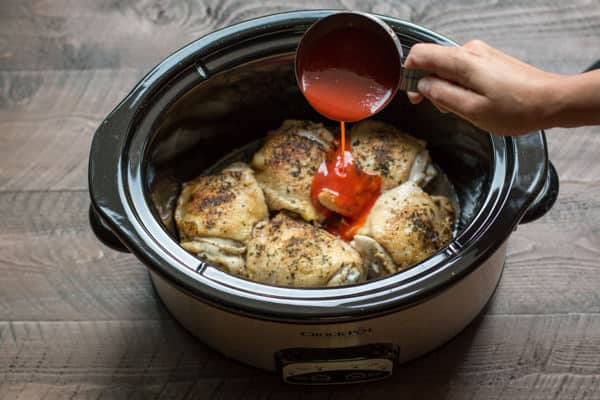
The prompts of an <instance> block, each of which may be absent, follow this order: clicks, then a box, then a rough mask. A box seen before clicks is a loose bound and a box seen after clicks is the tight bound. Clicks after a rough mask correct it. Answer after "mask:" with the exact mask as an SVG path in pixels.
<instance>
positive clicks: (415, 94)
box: [406, 92, 421, 104]
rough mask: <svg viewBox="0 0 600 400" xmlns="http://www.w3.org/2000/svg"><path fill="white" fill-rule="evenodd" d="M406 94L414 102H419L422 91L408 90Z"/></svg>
mask: <svg viewBox="0 0 600 400" xmlns="http://www.w3.org/2000/svg"><path fill="white" fill-rule="evenodd" d="M406 95H407V96H408V100H409V101H410V102H411V103H412V104H417V103H418V102H419V100H420V98H421V93H418V92H406Z"/></svg>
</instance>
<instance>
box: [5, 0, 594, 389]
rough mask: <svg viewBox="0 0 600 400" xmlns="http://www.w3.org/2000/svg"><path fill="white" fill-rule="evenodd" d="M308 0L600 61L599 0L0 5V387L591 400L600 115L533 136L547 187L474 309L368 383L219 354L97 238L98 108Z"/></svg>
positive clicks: (552, 62)
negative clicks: (547, 171) (482, 306)
mask: <svg viewBox="0 0 600 400" xmlns="http://www.w3.org/2000/svg"><path fill="white" fill-rule="evenodd" d="M282 4H285V5H282ZM305 8H312V9H314V8H349V9H360V10H365V11H371V12H376V13H380V14H386V15H390V16H395V17H399V18H402V19H406V20H409V21H412V22H415V23H417V24H421V25H424V26H426V27H428V28H430V29H433V30H435V31H438V32H440V33H442V34H445V35H446V36H449V37H451V38H453V39H455V40H457V41H459V42H464V41H466V40H469V39H472V38H480V39H483V40H485V41H487V42H489V43H490V44H492V45H494V46H496V47H498V48H500V49H501V50H503V51H506V52H508V53H509V54H511V55H514V56H516V57H519V58H521V59H523V60H525V61H527V62H529V63H532V64H533V65H535V66H538V67H540V68H543V69H546V70H550V71H554V72H559V73H565V74H574V73H577V72H579V71H581V70H583V69H584V68H585V67H587V66H588V65H589V64H591V63H592V62H593V61H594V60H595V59H597V58H600V1H598V0H587V1H586V0H578V1H571V2H568V1H562V0H552V1H529V0H512V1H506V2H500V1H485V2H480V1H471V0H460V1H457V0H455V1H438V2H434V1H431V0H407V1H392V0H387V1H357V0H345V1H313V0H302V1H299V0H294V1H286V2H277V1H273V0H247V1H243V0H225V1H218V0H206V1H200V0H181V1H178V0H172V1H171V0H168V1H167V0H163V1H159V0H140V1H133V0H132V1H119V0H103V1H97V0H46V1H33V0H2V1H1V4H0V274H1V275H0V398H1V399H17V398H18V399H63V398H86V399H87V398H90V399H97V398H102V399H113V398H117V399H118V398H139V399H149V398H160V399H171V398H177V399H179V398H212V399H222V398H236V399H241V398H249V399H254V398H285V399H293V398H298V399H300V398H305V397H309V396H311V397H315V398H320V399H321V398H322V399H325V398H340V399H341V398H343V399H345V400H348V399H358V398H378V397H379V398H381V397H384V396H385V397H389V398H392V397H393V398H398V399H443V398H447V399H472V398H477V399H511V400H512V399H584V398H585V399H600V178H599V177H600V128H599V127H591V128H579V129H569V130H567V129H552V130H550V131H549V132H548V140H549V142H550V155H551V159H552V160H553V162H554V165H556V167H557V169H558V171H559V174H560V177H561V193H560V197H559V200H558V202H557V204H556V205H555V206H554V208H553V209H552V211H551V212H550V213H549V214H547V215H546V216H545V217H544V218H543V219H541V220H539V221H537V222H535V223H531V224H528V225H523V226H520V227H519V229H518V231H517V232H515V233H514V234H513V235H512V236H511V240H510V245H509V250H508V259H507V262H506V269H505V272H504V275H503V277H502V281H501V284H500V286H499V288H498V290H497V292H496V294H495V296H494V298H493V300H492V302H491V304H490V306H489V307H488V308H487V310H486V312H485V314H484V315H483V316H482V317H481V318H479V319H478V320H477V321H475V322H474V323H473V324H471V325H470V326H469V327H468V328H467V329H466V330H465V331H464V332H462V333H461V334H460V335H459V336H458V337H456V338H455V339H453V340H452V341H451V342H450V343H448V344H447V345H445V346H443V347H442V348H440V349H437V350H436V351H434V352H432V353H431V354H429V355H427V356H425V357H423V358H421V359H418V360H416V361H413V362H411V363H409V364H406V365H404V366H402V367H400V368H398V370H397V373H396V375H395V376H394V377H393V378H391V379H388V380H387V381H383V382H380V383H372V384H365V385H359V386H345V387H335V388H332V387H321V388H298V387H293V386H288V385H285V384H283V383H281V382H280V381H279V379H278V378H277V377H276V376H274V375H272V374H270V373H267V372H264V371H261V370H257V369H253V368H250V367H246V366H244V365H241V364H239V363H237V362H234V361H231V360H228V359H226V358H225V357H223V356H221V355H220V354H218V353H216V352H215V351H213V350H211V349H210V348H208V347H207V346H205V345H203V344H202V343H200V342H198V341H196V340H195V339H194V338H193V337H191V336H190V335H189V334H188V333H187V332H186V331H185V330H183V329H182V327H181V326H180V325H178V324H177V323H176V322H175V321H174V320H173V319H172V318H171V316H170V315H169V314H168V313H167V312H166V310H165V308H164V307H163V305H162V304H161V302H160V301H159V299H158V298H157V296H156V294H155V293H154V291H153V289H152V286H151V284H150V281H149V279H148V274H147V273H146V270H145V269H144V267H143V266H142V264H140V262H138V261H137V260H136V259H135V258H134V257H133V256H131V255H128V254H122V253H117V252H115V251H112V250H110V249H108V248H106V247H104V246H102V245H101V244H100V243H99V242H98V241H97V240H96V238H95V237H94V235H93V234H92V232H91V230H90V228H89V226H88V220H87V209H88V204H89V197H88V192H87V179H86V177H87V163H88V151H89V146H90V143H91V138H92V135H93V133H94V130H95V129H96V127H97V126H98V124H99V123H100V121H102V119H103V118H104V117H105V116H106V115H107V113H108V112H109V111H110V110H111V109H112V108H113V107H114V106H115V105H116V104H117V102H118V101H119V100H120V99H121V98H123V97H124V96H125V94H126V93H127V92H128V91H129V90H130V89H131V88H132V86H133V85H134V84H135V83H136V82H137V81H138V80H139V79H140V78H141V77H142V76H143V74H145V73H146V72H147V71H148V70H149V69H150V68H151V67H152V66H154V65H155V64H156V63H158V62H159V61H160V60H161V59H162V58H164V57H165V56H167V55H168V54H169V53H171V52H172V51H174V50H176V49H178V48H179V47H181V46H183V45H184V44H186V43H188V42H190V41H192V40H194V39H196V38H198V37H200V36H202V35H204V34H206V33H208V32H210V31H213V30H215V29H217V28H220V27H223V26H226V25H229V24H233V23H235V22H238V21H241V20H245V19H249V18H252V17H256V16H261V15H265V14H270V13H275V12H279V11H283V10H291V9H305ZM249 345H251V344H249ZM372 396H373V397H372Z"/></svg>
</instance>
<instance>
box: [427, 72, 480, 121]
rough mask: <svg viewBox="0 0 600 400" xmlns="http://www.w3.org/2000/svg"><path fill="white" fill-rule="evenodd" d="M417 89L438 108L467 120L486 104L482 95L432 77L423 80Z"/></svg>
mask: <svg viewBox="0 0 600 400" xmlns="http://www.w3.org/2000/svg"><path fill="white" fill-rule="evenodd" d="M417 88H418V90H419V92H420V93H421V94H422V95H423V96H425V97H427V98H428V99H429V100H430V101H431V102H432V103H433V104H435V105H436V106H438V107H441V108H442V109H445V110H448V111H450V112H453V113H455V114H458V115H460V116H461V117H463V118H466V119H472V117H473V116H474V115H475V114H476V113H478V112H479V110H481V109H482V107H483V105H484V104H485V102H486V98H485V97H483V96H481V95H480V94H478V93H475V92H473V91H471V90H469V89H465V88H464V87H462V86H459V85H457V84H455V83H453V82H449V81H446V80H444V79H440V78H438V77H436V76H432V75H430V76H426V77H424V78H421V79H420V80H419V83H418V84H417Z"/></svg>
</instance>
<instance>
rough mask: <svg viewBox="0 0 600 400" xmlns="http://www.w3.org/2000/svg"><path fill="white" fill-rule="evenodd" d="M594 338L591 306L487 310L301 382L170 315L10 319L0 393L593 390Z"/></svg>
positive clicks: (411, 394) (591, 394) (410, 394)
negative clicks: (442, 338)
mask: <svg viewBox="0 0 600 400" xmlns="http://www.w3.org/2000/svg"><path fill="white" fill-rule="evenodd" d="M599 346H600V315H598V314H593V315H581V314H572V315H539V316H506V315H502V316H486V317H484V318H482V319H480V320H478V321H476V322H475V323H474V324H472V325H471V326H469V327H468V328H467V329H466V330H465V331H464V332H463V333H462V334H461V335H460V336H458V337H457V338H456V339H454V340H453V341H452V342H451V343H450V344H449V345H446V346H444V347H441V348H439V349H437V350H435V351H433V352H432V353H431V354H429V355H428V356H427V357H424V358H421V359H418V360H416V361H414V362H412V363H409V364H406V365H405V366H402V367H400V368H399V369H398V371H397V373H396V374H395V375H394V376H393V377H392V378H390V379H388V380H386V381H382V382H379V383H374V384H367V385H360V386H349V387H337V388H331V387H324V388H311V389H310V390H308V389H306V388H298V387H294V386H287V385H284V384H282V383H281V382H279V380H278V378H277V377H276V376H275V375H272V374H270V373H267V372H264V371H260V370H257V369H254V368H250V367H246V366H243V365H241V364H239V363H237V362H232V361H229V360H227V359H225V358H224V357H222V356H220V355H219V354H217V353H215V352H214V351H212V350H210V349H209V348H207V347H206V346H204V345H202V344H200V343H198V342H197V341H195V340H194V339H193V338H191V337H190V336H189V335H188V334H187V333H186V332H184V331H183V330H182V329H181V328H180V327H179V326H178V325H176V323H174V322H172V321H138V322H134V321H99V322H44V321H36V322H18V321H15V322H10V323H0V374H2V376H3V377H4V380H3V384H2V386H0V395H2V398H11V397H9V394H10V393H11V392H12V393H13V396H14V395H15V394H21V395H22V393H23V392H25V393H27V391H28V390H31V392H32V393H34V394H43V393H40V392H44V391H47V392H50V393H53V392H54V393H57V392H58V393H60V394H61V395H62V396H66V395H70V394H72V393H78V392H79V390H82V391H83V394H85V395H86V396H89V397H91V398H99V397H102V396H108V397H111V398H112V397H113V396H114V397H117V398H144V396H145V398H148V397H150V396H157V397H158V398H168V396H169V391H172V392H173V394H174V395H175V396H176V397H177V398H184V397H185V396H184V395H185V394H186V393H187V392H188V391H195V392H197V393H198V395H200V394H201V395H203V398H209V397H210V398H267V397H269V396H274V397H275V398H297V399H300V398H306V396H307V395H309V398H313V397H314V398H336V399H338V398H339V399H342V398H344V399H346V398H351V399H367V398H383V397H385V396H386V394H388V395H389V393H394V395H395V396H402V397H405V398H423V399H434V398H442V397H443V398H447V399H464V398H483V399H531V398H549V397H551V396H556V397H555V398H568V399H576V398H578V399H582V398H586V399H597V398H599V397H598V396H599V395H600V393H599V392H598V389H599V388H600V378H598V376H597V372H598V369H597V366H598V364H599V363H600V353H599V352H598V351H596V350H597V348H598V347H599ZM82 378H85V379H84V381H83V382H82ZM74 382H81V383H80V385H81V386H80V387H77V386H75V385H74ZM198 382H200V383H202V385H198V386H197V383H198ZM531 393H535V396H538V397H529V396H530V395H531ZM188 396H189V395H188ZM236 396H239V397H236ZM12 398H16V397H12ZM187 398H190V397H187Z"/></svg>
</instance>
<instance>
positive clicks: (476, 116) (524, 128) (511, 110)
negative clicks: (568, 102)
mask: <svg viewBox="0 0 600 400" xmlns="http://www.w3.org/2000/svg"><path fill="white" fill-rule="evenodd" d="M405 67H406V68H413V69H420V70H425V71H429V72H430V73H431V75H430V76H428V77H425V78H422V79H421V80H420V81H419V83H418V89H419V92H420V93H412V92H409V93H408V97H409V100H410V101H411V102H412V103H413V104H416V103H419V102H421V101H422V100H423V96H424V97H426V98H428V99H429V100H430V101H431V102H432V103H433V104H434V105H435V106H436V107H437V108H438V109H439V110H440V111H442V112H448V111H449V112H452V113H455V114H457V115H458V116H460V117H462V118H464V119H466V120H468V121H470V122H471V123H473V124H474V125H476V126H478V127H479V128H482V129H484V130H487V131H491V132H494V133H497V134H502V135H518V134H523V133H526V132H531V131H534V130H537V129H541V128H546V127H548V126H546V125H547V123H548V122H547V120H548V118H549V116H550V115H552V113H553V112H554V111H555V110H553V109H552V104H558V103H559V102H560V101H558V102H556V101H549V100H550V99H551V98H553V97H556V96H557V94H556V93H555V90H554V88H555V87H556V83H557V82H558V81H559V80H560V79H561V78H562V77H561V76H560V75H556V74H551V73H548V72H544V71H541V70H539V69H537V68H534V67H532V66H531V65H528V64H526V63H524V62H521V61H519V60H517V59H515V58H513V57H510V56H508V55H506V54H504V53H502V52H501V51H499V50H497V49H494V48H493V47H491V46H489V45H487V44H485V43H483V42H481V41H479V40H475V41H471V42H468V43H466V44H465V45H464V46H461V47H447V46H440V45H436V44H429V43H427V44H426V43H420V44H416V45H414V46H413V47H412V49H411V50H410V53H409V55H408V57H407V59H406V62H405Z"/></svg>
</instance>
